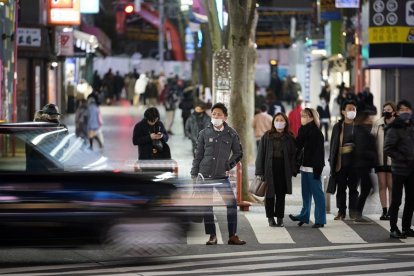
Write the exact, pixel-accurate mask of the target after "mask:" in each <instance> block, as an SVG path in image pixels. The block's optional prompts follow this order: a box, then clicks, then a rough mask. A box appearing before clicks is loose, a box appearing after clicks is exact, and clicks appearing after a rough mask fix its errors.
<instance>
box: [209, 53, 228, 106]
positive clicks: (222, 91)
mask: <svg viewBox="0 0 414 276" xmlns="http://www.w3.org/2000/svg"><path fill="white" fill-rule="evenodd" d="M230 64H231V54H230V51H229V50H226V49H222V50H219V51H218V52H216V53H214V56H213V103H217V102H222V103H224V104H225V105H226V106H228V107H229V106H230V95H231V67H230Z"/></svg>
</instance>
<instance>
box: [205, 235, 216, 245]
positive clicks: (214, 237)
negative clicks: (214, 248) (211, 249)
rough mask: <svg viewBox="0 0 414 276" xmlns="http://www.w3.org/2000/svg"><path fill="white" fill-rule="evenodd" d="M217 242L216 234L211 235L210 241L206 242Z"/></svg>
mask: <svg viewBox="0 0 414 276" xmlns="http://www.w3.org/2000/svg"><path fill="white" fill-rule="evenodd" d="M214 244H217V236H216V235H210V239H209V240H208V242H206V245H214Z"/></svg>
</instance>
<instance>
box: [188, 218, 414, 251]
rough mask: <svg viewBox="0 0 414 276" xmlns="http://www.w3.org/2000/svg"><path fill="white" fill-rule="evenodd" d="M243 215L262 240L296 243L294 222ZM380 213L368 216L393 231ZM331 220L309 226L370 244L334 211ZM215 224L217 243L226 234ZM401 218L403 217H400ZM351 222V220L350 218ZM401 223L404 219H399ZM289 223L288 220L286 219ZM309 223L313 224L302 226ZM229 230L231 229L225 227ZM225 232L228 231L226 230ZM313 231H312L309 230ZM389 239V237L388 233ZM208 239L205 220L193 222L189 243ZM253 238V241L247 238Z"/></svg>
mask: <svg viewBox="0 0 414 276" xmlns="http://www.w3.org/2000/svg"><path fill="white" fill-rule="evenodd" d="M239 215H242V216H244V217H245V218H246V219H247V221H248V223H249V224H250V226H251V229H252V231H253V233H254V236H255V237H256V239H257V241H258V243H259V244H296V242H295V241H294V239H293V238H292V236H291V234H290V233H289V231H290V228H291V227H290V226H288V227H286V225H285V227H269V225H268V222H267V218H266V217H265V216H264V214H263V213H255V212H246V213H239ZM377 216H378V215H367V216H366V217H367V218H370V219H371V220H373V221H374V223H373V224H369V225H372V227H376V225H378V226H380V227H381V228H383V229H385V230H387V231H389V221H381V220H379V219H378V217H377ZM310 220H311V223H313V221H315V219H314V216H313V215H311V217H310ZM326 220H327V224H326V225H325V227H323V228H318V229H309V231H320V232H321V233H322V235H323V236H324V237H325V238H326V239H327V240H328V241H329V242H330V243H332V244H366V243H368V242H367V241H366V240H364V239H363V237H361V236H360V235H359V234H358V233H357V232H356V231H355V230H354V229H353V227H352V226H351V225H352V224H350V223H349V222H347V221H342V220H334V215H333V214H327V215H326ZM215 221H216V222H215V224H216V229H217V243H218V244H223V238H222V234H221V231H220V227H219V224H218V223H217V218H216V217H215ZM399 221H401V219H399ZM350 222H351V221H350ZM399 223H401V222H399ZM285 224H286V223H285ZM302 227H308V228H309V226H305V225H304V226H302ZM224 230H227V229H224ZM223 233H224V232H223ZM309 233H310V235H311V233H312V232H309ZM387 239H388V237H387ZM207 240H208V235H206V234H205V231H204V223H194V224H192V228H191V231H189V232H188V234H187V244H188V245H200V244H205V243H206V241H207ZM401 241H402V242H404V243H408V244H414V239H412V238H407V239H401ZM247 242H249V241H247Z"/></svg>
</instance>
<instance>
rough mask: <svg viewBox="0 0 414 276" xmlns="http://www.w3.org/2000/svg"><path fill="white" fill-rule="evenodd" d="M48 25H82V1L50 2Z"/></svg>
mask: <svg viewBox="0 0 414 276" xmlns="http://www.w3.org/2000/svg"><path fill="white" fill-rule="evenodd" d="M48 3H49V17H48V23H49V24H51V25H80V21H81V20H80V0H49V1H48Z"/></svg>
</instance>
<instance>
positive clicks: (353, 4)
mask: <svg viewBox="0 0 414 276" xmlns="http://www.w3.org/2000/svg"><path fill="white" fill-rule="evenodd" d="M335 7H337V8H359V0H336V1H335Z"/></svg>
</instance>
